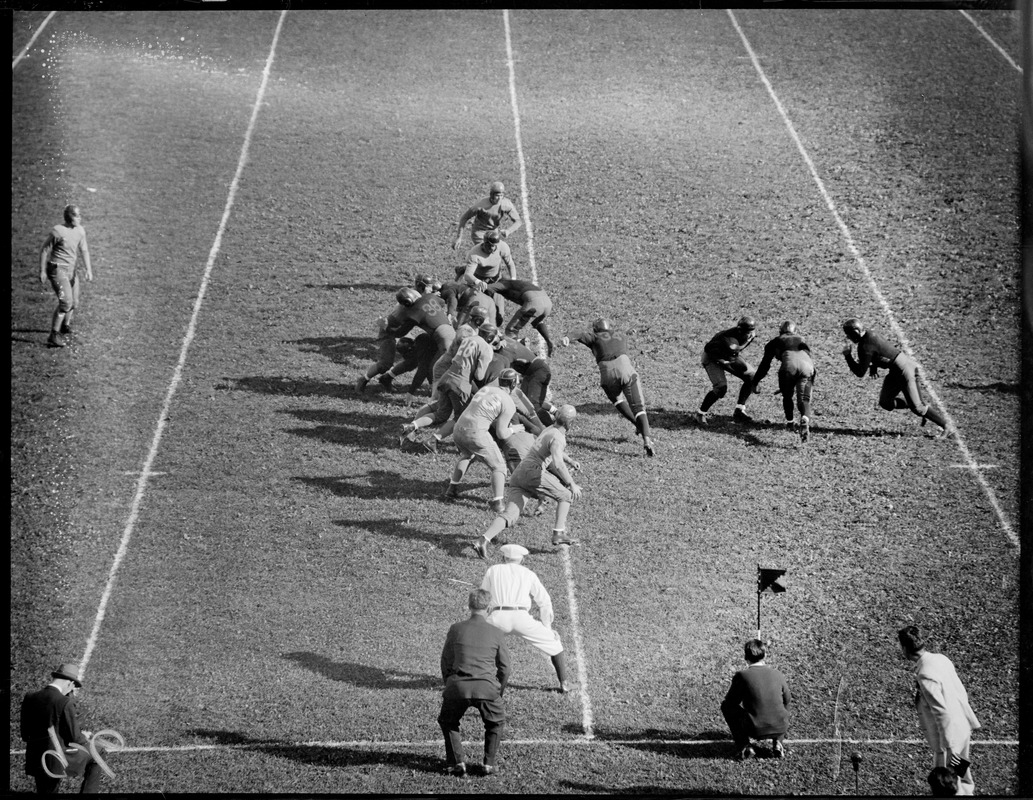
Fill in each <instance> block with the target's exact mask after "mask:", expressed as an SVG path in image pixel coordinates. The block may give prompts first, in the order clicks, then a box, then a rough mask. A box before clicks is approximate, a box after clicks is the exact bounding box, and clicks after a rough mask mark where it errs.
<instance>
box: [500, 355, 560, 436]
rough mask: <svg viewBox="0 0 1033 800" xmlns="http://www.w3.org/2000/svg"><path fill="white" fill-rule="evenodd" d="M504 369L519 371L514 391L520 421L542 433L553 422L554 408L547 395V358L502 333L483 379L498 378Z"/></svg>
mask: <svg viewBox="0 0 1033 800" xmlns="http://www.w3.org/2000/svg"><path fill="white" fill-rule="evenodd" d="M505 369H514V370H516V371H517V374H519V375H520V379H521V380H520V388H519V389H515V390H514V391H513V395H512V397H513V400H514V401H515V402H516V405H517V415H518V417H519V422H520V423H521V424H523V425H524V427H525V428H527V430H529V431H533V432H534V433H535V434H538V433H541V431H542V429H543V428H544V426H545V425H551V424H552V422H553V416H552V415H553V412H554V411H555V410H556V406H554V405H553V404H552V403H551V402H549V401H548V400H547V399H546V394H547V391H548V387H549V382H550V381H551V380H552V370H551V369H550V367H549V362H548V361H546V360H545V359H544V358H541V357H539V356H538V354H537V353H535V352H534V351H533V350H531V348H529V347H527V345H524V344H521V343H520V342H518V341H517V340H516V339H513V338H512V337H509V336H503V337H502V338H501V339H500V341H499V342H498V343H497V344H496V345H495V355H494V356H493V357H492V359H491V364H489V365H488V369H487V371H486V372H485V374H484V383H485V384H488V383H491V382H493V381H495V380H497V379H498V376H499V375H500V374H501V373H502V371H503V370H505Z"/></svg>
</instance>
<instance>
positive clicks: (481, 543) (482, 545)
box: [473, 536, 488, 561]
mask: <svg viewBox="0 0 1033 800" xmlns="http://www.w3.org/2000/svg"><path fill="white" fill-rule="evenodd" d="M473 549H474V552H475V553H477V557H478V558H479V559H481V560H483V561H487V560H488V540H487V539H485V538H484V537H483V536H482V537H481V538H480V539H478V540H477V541H476V542H474V543H473Z"/></svg>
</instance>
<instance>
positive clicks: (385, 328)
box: [355, 286, 420, 392]
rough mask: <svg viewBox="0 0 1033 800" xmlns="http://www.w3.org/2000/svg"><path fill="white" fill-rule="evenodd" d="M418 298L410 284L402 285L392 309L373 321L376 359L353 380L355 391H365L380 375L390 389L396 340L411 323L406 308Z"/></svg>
mask: <svg viewBox="0 0 1033 800" xmlns="http://www.w3.org/2000/svg"><path fill="white" fill-rule="evenodd" d="M419 299H420V293H419V292H418V291H417V290H416V289H414V288H413V287H411V286H403V287H402V288H401V289H399V290H398V291H397V292H396V293H395V300H396V301H397V302H398V305H396V306H395V308H394V310H393V311H392V312H391V313H390V314H388V315H386V316H383V317H378V318H377V321H376V323H375V330H376V341H377V360H376V361H374V362H373V363H372V364H371V365H370V366H369V367H367V369H366V371H365V372H364V373H363V374H362V375H360V376H359V377H358V379H357V380H356V381H355V391H357V392H364V391H366V384H368V383H369V382H370V381H371V380H373V379H374V378H376V377H377V376H378V375H379V376H380V384H381V386H383V387H384V388H385V389H388V390H390V388H391V382H392V381H393V380H394V375H393V374H392V373H391V369H392V368H393V367H394V365H395V352H396V349H397V342H398V340H399V339H400V338H401V337H403V336H405V334H406V333H408V332H409V330H411V329H412V325H411V324H410V323H409V320H408V309H409V308H410V307H411V306H412V305H413V303H415V302H416V301H417V300H419Z"/></svg>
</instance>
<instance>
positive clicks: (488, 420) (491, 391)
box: [445, 369, 523, 512]
mask: <svg viewBox="0 0 1033 800" xmlns="http://www.w3.org/2000/svg"><path fill="white" fill-rule="evenodd" d="M518 379H519V376H518V375H517V373H516V370H512V369H507V370H504V371H503V372H502V374H501V375H499V383H498V386H485V387H483V388H482V389H478V390H477V394H475V395H474V396H473V397H472V398H471V399H470V404H469V405H468V406H467V407H466V410H465V411H463V413H462V414H460V416H459V419H457V420H456V424H455V428H454V429H453V431H452V439H453V441H455V443H456V447H457V448H459V459H458V460H457V461H456V463H455V467H454V468H453V469H452V479H451V481H449V484H448V488H447V489H446V490H445V499H448V500H450V499H453V498H455V497H458V496H459V484H460V483H462V482H463V476H465V475H466V471H467V470H468V469H469V468H470V462H471V461H473V459H475V458H479V459H480V460H481V461H483V462H484V463H485V464H487V465H488V469H490V470H491V499H490V500H489V501H488V508H490V509H491V510H492V511H495V512H501V511H502V508H503V506H502V493H503V491H504V490H505V488H506V460H505V459H504V458H503V457H502V451H501V450H499V446H498V444H497V443H496V441H495V439H494V438H492V432H494V434H495V438H497V439H498V440H499V441H503V442H504V441H506V439H508V438H509V437H510V436H512V435H513V434H514V433H515V432H516V431H519V430H523V426H522V425H513V424H512V423H513V415H514V414H515V413H516V405H514V403H513V398H512V397H510V395H511V394H512V392H513V390H514V389H515V388H516V385H517V380H518Z"/></svg>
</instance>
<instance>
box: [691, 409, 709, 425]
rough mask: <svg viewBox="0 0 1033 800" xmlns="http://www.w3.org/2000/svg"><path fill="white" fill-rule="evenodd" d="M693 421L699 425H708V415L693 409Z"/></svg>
mask: <svg viewBox="0 0 1033 800" xmlns="http://www.w3.org/2000/svg"><path fill="white" fill-rule="evenodd" d="M692 421H693V422H695V423H696V424H697V425H706V424H707V415H706V414H704V413H703V412H702V411H693V412H692Z"/></svg>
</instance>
